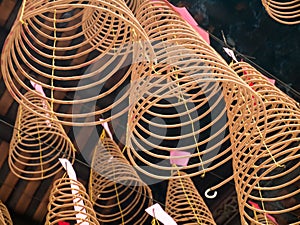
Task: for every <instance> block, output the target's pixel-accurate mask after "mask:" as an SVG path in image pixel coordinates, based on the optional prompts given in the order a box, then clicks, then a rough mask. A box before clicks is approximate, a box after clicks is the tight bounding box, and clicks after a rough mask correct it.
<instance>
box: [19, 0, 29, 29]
mask: <svg viewBox="0 0 300 225" xmlns="http://www.w3.org/2000/svg"><path fill="white" fill-rule="evenodd" d="M25 5H26V0H23V3H22V8H21V15H20V19H19V20H20V22H21V24H23V25H27V23H26V22H25V21H24V20H23V16H24V11H25Z"/></svg>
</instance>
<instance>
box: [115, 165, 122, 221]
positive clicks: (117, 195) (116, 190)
mask: <svg viewBox="0 0 300 225" xmlns="http://www.w3.org/2000/svg"><path fill="white" fill-rule="evenodd" d="M113 173H114V180H116V177H115V169H114V164H113ZM114 187H115V192H116V198H117V202H118V207H119V210H120V213H121V218H122V224H123V225H124V224H125V221H124V215H123V210H122V207H121V202H120V199H119V193H118V189H117V184H116V182H115V181H114Z"/></svg>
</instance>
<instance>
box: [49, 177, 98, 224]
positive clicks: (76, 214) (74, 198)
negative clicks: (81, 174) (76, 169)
mask: <svg viewBox="0 0 300 225" xmlns="http://www.w3.org/2000/svg"><path fill="white" fill-rule="evenodd" d="M63 221H64V222H69V223H70V224H90V225H99V222H98V220H97V217H96V214H95V211H94V210H93V206H92V203H91V202H90V200H89V196H88V194H87V193H86V190H85V188H84V186H83V185H82V184H81V183H80V182H79V181H77V180H73V179H71V178H61V179H58V180H56V181H55V182H54V183H53V188H52V190H51V193H50V197H49V204H48V214H47V217H46V223H45V224H46V225H54V224H55V225H56V224H58V222H63Z"/></svg>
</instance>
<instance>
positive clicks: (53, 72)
mask: <svg viewBox="0 0 300 225" xmlns="http://www.w3.org/2000/svg"><path fill="white" fill-rule="evenodd" d="M53 37H54V40H53V51H52V70H51V112H52V116H51V118H52V121H53V114H54V111H53V104H54V96H53V92H54V75H55V51H56V41H57V36H56V9H54V15H53Z"/></svg>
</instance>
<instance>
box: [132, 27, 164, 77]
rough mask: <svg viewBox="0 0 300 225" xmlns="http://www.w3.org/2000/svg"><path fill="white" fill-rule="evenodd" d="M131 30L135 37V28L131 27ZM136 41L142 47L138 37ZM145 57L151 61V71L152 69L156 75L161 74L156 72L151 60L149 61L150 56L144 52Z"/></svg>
mask: <svg viewBox="0 0 300 225" xmlns="http://www.w3.org/2000/svg"><path fill="white" fill-rule="evenodd" d="M132 32H133V36H134V37H137V33H136V32H135V29H134V28H132ZM138 43H139V45H140V46H141V48H143V45H142V44H141V42H140V39H139V40H138ZM145 57H146V59H147V60H148V62H149V63H151V69H152V71H154V73H155V74H157V75H161V73H160V72H157V71H156V68H155V67H154V65H153V63H152V61H150V58H149V56H148V54H145Z"/></svg>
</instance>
